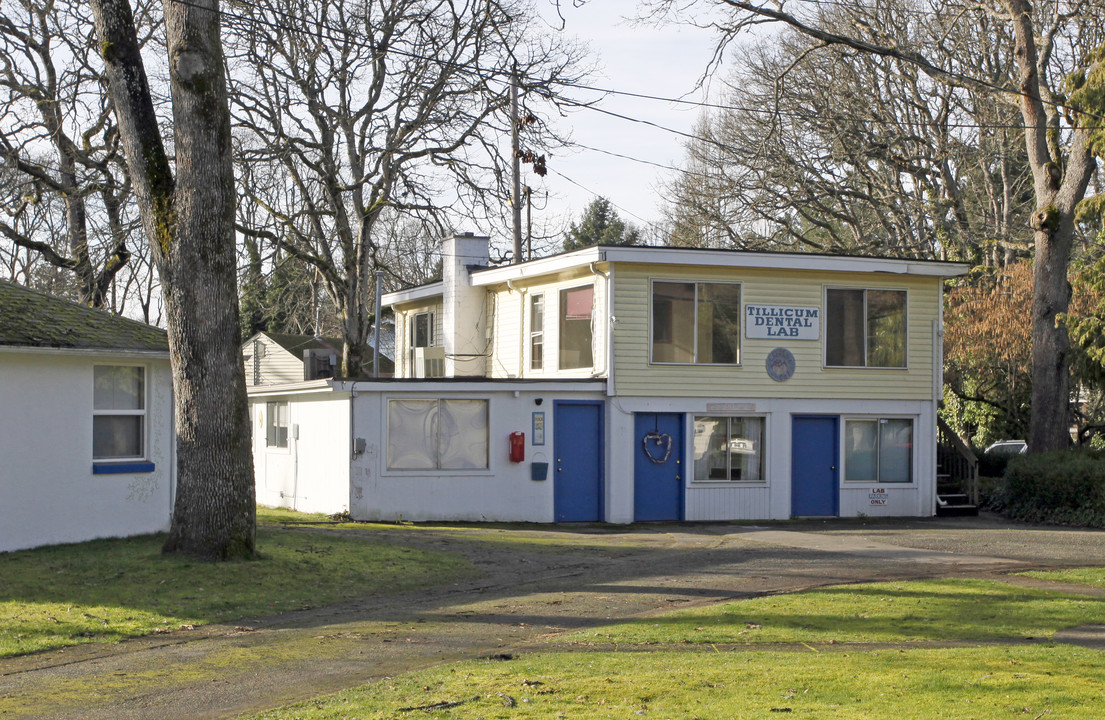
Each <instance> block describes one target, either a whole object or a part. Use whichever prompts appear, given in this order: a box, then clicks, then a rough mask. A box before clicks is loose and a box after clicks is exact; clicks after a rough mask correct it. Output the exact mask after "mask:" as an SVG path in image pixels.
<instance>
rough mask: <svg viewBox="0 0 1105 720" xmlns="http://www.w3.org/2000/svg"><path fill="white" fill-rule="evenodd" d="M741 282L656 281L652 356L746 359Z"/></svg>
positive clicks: (717, 361) (720, 361)
mask: <svg viewBox="0 0 1105 720" xmlns="http://www.w3.org/2000/svg"><path fill="white" fill-rule="evenodd" d="M740 305H741V288H740V285H739V284H737V283H706V282H701V283H695V282H661V281H656V282H653V283H652V362H654V363H700V364H706V365H737V364H739V363H740V334H741V325H740V322H741V307H740Z"/></svg>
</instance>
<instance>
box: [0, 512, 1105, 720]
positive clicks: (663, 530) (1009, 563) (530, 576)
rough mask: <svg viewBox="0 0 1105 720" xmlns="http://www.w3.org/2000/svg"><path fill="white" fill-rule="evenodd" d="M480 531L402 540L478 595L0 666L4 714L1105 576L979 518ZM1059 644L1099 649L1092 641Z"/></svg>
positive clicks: (284, 695) (253, 701)
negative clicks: (589, 634) (870, 589)
mask: <svg viewBox="0 0 1105 720" xmlns="http://www.w3.org/2000/svg"><path fill="white" fill-rule="evenodd" d="M352 532H358V531H355V530H343V531H342V533H343V535H348V534H350V533H352ZM481 532H484V531H481V530H480V529H475V528H474V529H465V530H460V531H456V530H452V531H448V532H441V533H438V532H437V531H433V530H420V531H419V532H418V533H417V535H416V534H414V533H412V534H410V535H404V536H403V537H402V540H403V542H410V543H412V544H414V542H417V543H418V544H420V545H424V546H430V547H436V548H448V549H450V550H453V551H459V552H462V553H464V554H466V555H467V556H468V557H469V558H470V559H471V560H472V561H473V562H475V563H476V564H477V565H478V566H479V567H480V568H481V569H482V570H483V571H484V575H483V577H482V578H481V579H480V580H479V581H476V582H471V583H467V584H463V585H455V586H452V587H447V588H439V589H435V590H432V591H423V592H420V593H409V594H405V595H400V596H392V597H387V598H372V599H366V600H365V601H363V602H355V603H349V604H345V605H340V606H331V607H326V608H321V609H316V610H312V611H304V612H299V613H288V614H284V615H281V616H277V617H273V618H262V619H255V620H252V621H248V620H247V621H242V622H241V623H240V624H238V625H236V626H205V627H201V628H197V629H195V630H183V631H180V632H174V633H169V634H165V635H157V636H152V637H148V638H142V639H138V640H134V641H128V642H124V643H120V644H117V645H109V646H104V645H97V646H93V645H90V646H82V647H77V648H69V649H65V650H60V651H56V652H49V653H42V654H37V655H31V656H24V657H18V658H11V659H7V660H0V718H4V719H5V720H6V719H7V718H27V717H36V718H76V717H79V718H88V719H92V720H94V719H96V718H112V719H127V718H161V719H171V718H181V719H182V720H183V719H185V718H188V719H189V720H191V719H194V718H226V717H234V716H236V715H238V714H240V713H244V712H249V711H257V710H262V709H266V708H272V707H277V706H280V705H283V704H286V703H288V702H292V701H295V700H301V699H306V698H310V697H314V696H316V695H319V694H322V693H326V692H330V691H334V690H338V689H341V688H345V687H350V686H354V685H359V684H363V683H367V682H371V681H373V680H378V679H380V678H383V677H387V676H392V675H396V674H400V673H404V672H408V671H411V670H415V669H419V668H424V667H428V666H432V665H436V664H440V663H445V662H451V661H456V660H461V659H468V658H474V657H482V656H493V655H500V654H513V653H516V652H519V651H521V650H524V649H527V648H537V647H540V646H541V645H542V644H544V643H546V642H547V641H549V640H550V639H551V638H553V637H555V636H556V635H557V634H558V633H560V632H563V631H565V630H574V629H579V628H586V627H593V626H597V625H602V624H608V623H611V622H618V621H621V620H626V619H630V618H634V617H639V616H642V615H648V614H650V613H660V612H666V611H668V610H670V609H672V608H677V607H687V606H689V605H694V604H703V603H710V602H716V601H719V600H727V599H733V598H742V597H752V596H756V595H762V594H767V593H785V592H794V591H798V590H802V589H806V588H810V587H817V586H822V585H830V584H840V583H851V582H862V581H872V580H894V579H918V578H928V577H941V576H961V577H993V576H997V575H1003V574H1005V573H1008V572H1015V571H1020V570H1025V569H1030V568H1047V567H1062V566H1077V565H1093V564H1099V563H1102V562H1105V552H1103V551H1105V533H1100V532H1089V531H1065V530H1038V529H1033V528H1028V527H1025V526H1011V525H1006V524H1002V523H1000V522H995V521H993V520H987V519H978V518H955V519H946V520H930V521H924V520H922V521H907V522H902V523H887V522H872V521H867V522H860V521H854V522H848V521H837V522H810V523H786V524H778V525H772V526H770V527H746V526H735V525H728V524H702V525H678V526H675V525H672V526H649V527H631V528H613V529H608V528H602V529H598V528H594V527H582V528H576V529H568V528H563V527H556V528H547V529H542V528H534V529H526V530H521V531H518V532H519V533H520V534H524V535H525V536H527V537H534V536H537V537H540V538H541V539H543V540H549V541H553V542H554V543H556V544H555V545H554V547H559V548H569V550H567V551H541V550H540V549H538V550H529V551H525V552H519V551H518V550H517V546H512V547H508V546H506V545H504V544H498V543H488V542H481V541H480V533H481ZM495 532H501V531H499V530H496V531H495ZM364 535H365V537H366V538H369V539H373V540H382V541H386V540H388V539H391V540H392V541H394V540H395V537H396V535H395V534H394V533H387V534H384V533H380V534H379V536H377V535H376V534H374V533H372V532H368V531H366V532H365V533H364ZM531 547H534V548H538V547H539V546H538V545H533V546H531ZM1034 582H1036V583H1039V582H1040V581H1034ZM1082 591H1083V592H1085V588H1082ZM1069 636H1070V637H1069V641H1070V642H1081V643H1083V644H1089V645H1091V646H1095V647H1096V645H1094V643H1095V642H1098V638H1100V637H1101V633H1100V629H1097V628H1083V629H1075V630H1071V631H1070V632H1069ZM1064 640H1066V638H1064Z"/></svg>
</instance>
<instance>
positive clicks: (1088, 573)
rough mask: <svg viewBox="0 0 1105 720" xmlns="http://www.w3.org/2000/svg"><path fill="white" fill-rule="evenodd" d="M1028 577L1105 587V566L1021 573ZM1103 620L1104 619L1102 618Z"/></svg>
mask: <svg viewBox="0 0 1105 720" xmlns="http://www.w3.org/2000/svg"><path fill="white" fill-rule="evenodd" d="M1021 574H1022V575H1027V576H1028V577H1034V578H1040V579H1041V580H1055V581H1057V582H1067V583H1077V584H1079V585H1092V586H1094V587H1105V568H1099V567H1092V568H1070V569H1067V570H1033V571H1031V572H1026V573H1021ZM1103 622H1105V620H1103Z"/></svg>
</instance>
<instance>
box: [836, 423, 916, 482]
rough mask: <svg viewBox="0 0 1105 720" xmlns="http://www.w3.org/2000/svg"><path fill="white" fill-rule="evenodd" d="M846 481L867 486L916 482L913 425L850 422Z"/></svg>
mask: <svg viewBox="0 0 1105 720" xmlns="http://www.w3.org/2000/svg"><path fill="white" fill-rule="evenodd" d="M844 479H845V480H846V481H848V482H867V483H908V482H913V421H912V420H908V419H898V418H874V419H870V420H847V421H846V422H845V423H844Z"/></svg>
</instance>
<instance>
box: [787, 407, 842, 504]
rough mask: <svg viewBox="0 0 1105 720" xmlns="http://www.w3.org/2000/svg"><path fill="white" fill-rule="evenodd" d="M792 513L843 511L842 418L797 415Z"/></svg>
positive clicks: (793, 436) (793, 427)
mask: <svg viewBox="0 0 1105 720" xmlns="http://www.w3.org/2000/svg"><path fill="white" fill-rule="evenodd" d="M790 457H791V461H790V462H791V471H790V477H791V485H790V514H791V516H792V517H826V516H833V517H835V516H836V515H839V514H840V472H839V470H838V469H837V468H839V467H840V418H838V417H836V416H835V415H795V416H794V417H793V418H792V424H791V452H790Z"/></svg>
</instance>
